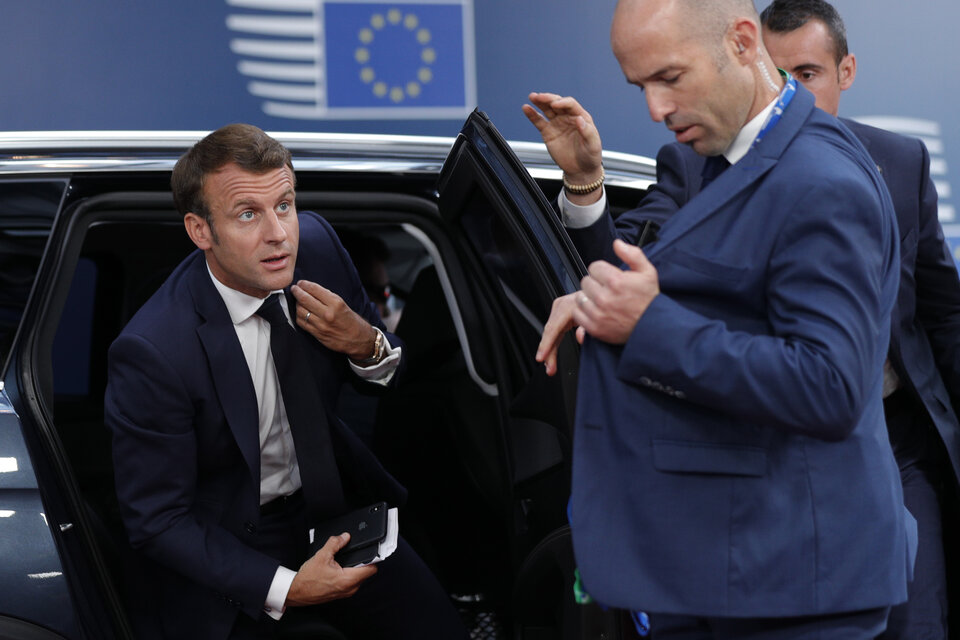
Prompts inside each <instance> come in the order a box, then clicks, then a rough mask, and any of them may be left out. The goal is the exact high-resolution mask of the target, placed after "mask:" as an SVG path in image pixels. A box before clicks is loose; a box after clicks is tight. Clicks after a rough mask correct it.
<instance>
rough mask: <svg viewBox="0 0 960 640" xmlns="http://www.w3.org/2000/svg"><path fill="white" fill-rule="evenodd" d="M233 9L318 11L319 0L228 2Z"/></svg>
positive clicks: (240, 0) (243, 0)
mask: <svg viewBox="0 0 960 640" xmlns="http://www.w3.org/2000/svg"><path fill="white" fill-rule="evenodd" d="M227 4H228V5H230V6H231V7H242V8H244V9H267V10H270V11H316V9H317V0H227Z"/></svg>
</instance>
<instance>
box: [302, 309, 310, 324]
mask: <svg viewBox="0 0 960 640" xmlns="http://www.w3.org/2000/svg"><path fill="white" fill-rule="evenodd" d="M309 320H310V312H309V311H307V315H305V316H303V321H304V322H308V321H309Z"/></svg>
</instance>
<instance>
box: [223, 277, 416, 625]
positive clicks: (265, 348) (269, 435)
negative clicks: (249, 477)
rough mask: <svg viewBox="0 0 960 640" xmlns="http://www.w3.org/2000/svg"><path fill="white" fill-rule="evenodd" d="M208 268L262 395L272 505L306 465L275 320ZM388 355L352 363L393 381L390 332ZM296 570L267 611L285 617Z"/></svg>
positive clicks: (278, 586)
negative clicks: (281, 370)
mask: <svg viewBox="0 0 960 640" xmlns="http://www.w3.org/2000/svg"><path fill="white" fill-rule="evenodd" d="M207 271H208V272H209V273H210V279H211V280H212V281H213V285H214V286H215V287H216V289H217V291H218V292H219V293H220V296H221V297H222V298H223V303H224V304H225V305H226V307H227V312H228V313H229V314H230V319H231V320H232V321H233V328H234V330H235V331H236V332H237V339H238V340H239V341H240V347H241V348H242V349H243V356H244V358H245V359H246V361H247V367H248V368H249V369H250V377H251V379H252V380H253V388H254V392H255V393H256V396H257V407H258V409H259V416H258V418H259V425H260V504H261V505H263V504H266V503H267V502H270V501H271V500H273V499H275V498H279V497H280V496H286V495H290V494H291V493H293V492H294V491H296V490H297V489H299V488H300V466H299V464H298V463H297V456H296V451H295V450H294V446H293V436H292V435H291V433H290V423H289V421H288V420H287V412H286V409H285V408H284V406H283V396H282V395H281V393H280V381H279V380H278V379H277V370H276V367H275V366H274V363H273V356H272V355H271V353H270V323H269V322H267V321H266V320H264V319H263V318H261V317H260V316H258V315H256V313H257V310H258V309H259V308H260V305H262V304H263V299H261V298H257V297H254V296H250V295H247V294H245V293H241V292H240V291H237V290H236V289H231V288H230V287H228V286H226V285H225V284H223V283H222V282H220V281H219V280H217V278H216V277H215V276H214V275H213V272H212V271H210V267H209V265H208V266H207ZM271 293H280V294H281V295H280V307H281V308H282V309H283V313H284V315H286V317H287V321H288V322H290V326H295V325H294V324H293V322H292V321H291V319H290V310H289V309H288V308H287V299H286V296H285V295H283V292H282V291H272V292H271ZM384 348H385V349H386V354H387V355H386V357H384V358H383V360H381V361H380V362H379V363H378V364H375V365H373V366H372V367H358V366H357V365H355V364H354V363H353V362H352V361H351V362H350V367H351V369H353V371H354V372H355V373H356V374H357V375H359V376H360V377H362V378H364V379H366V380H369V381H370V382H374V383H376V384H382V385H386V384H389V382H390V379H391V378H393V374H394V373H395V372H396V369H397V366H398V365H399V364H400V354H401V350H402V349H401V347H392V346H390V344H389V342H387V341H386V337H384ZM294 576H296V572H295V571H292V570H290V569H287V568H286V567H279V568H278V569H277V573H276V575H275V576H274V578H273V583H272V584H271V585H270V591H269V592H268V594H267V602H266V605H265V607H264V610H265V611H266V612H267V614H268V615H270V617H272V618H274V619H276V620H279V619H280V616H281V615H282V614H283V605H284V603H285V602H286V600H287V593H288V592H289V591H290V585H291V584H292V583H293V578H294Z"/></svg>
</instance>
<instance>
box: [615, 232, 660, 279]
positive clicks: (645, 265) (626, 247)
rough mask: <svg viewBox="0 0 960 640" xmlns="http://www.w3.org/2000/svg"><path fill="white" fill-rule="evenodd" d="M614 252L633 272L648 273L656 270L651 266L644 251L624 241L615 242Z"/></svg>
mask: <svg viewBox="0 0 960 640" xmlns="http://www.w3.org/2000/svg"><path fill="white" fill-rule="evenodd" d="M613 252H614V253H615V254H617V257H618V258H620V259H621V260H623V262H624V263H625V264H626V265H627V266H628V267H630V270H631V271H646V270H647V269H653V268H654V266H653V265H652V264H650V261H649V260H647V256H646V254H645V253H644V252H643V249H641V248H640V247H637V246H635V245H632V244H629V243H626V242H624V241H623V240H620V239H617V240H614V241H613Z"/></svg>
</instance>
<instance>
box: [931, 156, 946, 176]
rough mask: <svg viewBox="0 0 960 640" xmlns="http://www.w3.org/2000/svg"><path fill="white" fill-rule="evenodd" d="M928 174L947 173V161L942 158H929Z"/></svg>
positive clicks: (939, 174) (940, 174)
mask: <svg viewBox="0 0 960 640" xmlns="http://www.w3.org/2000/svg"><path fill="white" fill-rule="evenodd" d="M930 175H932V176H945V175H947V161H946V159H944V158H930Z"/></svg>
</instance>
